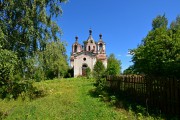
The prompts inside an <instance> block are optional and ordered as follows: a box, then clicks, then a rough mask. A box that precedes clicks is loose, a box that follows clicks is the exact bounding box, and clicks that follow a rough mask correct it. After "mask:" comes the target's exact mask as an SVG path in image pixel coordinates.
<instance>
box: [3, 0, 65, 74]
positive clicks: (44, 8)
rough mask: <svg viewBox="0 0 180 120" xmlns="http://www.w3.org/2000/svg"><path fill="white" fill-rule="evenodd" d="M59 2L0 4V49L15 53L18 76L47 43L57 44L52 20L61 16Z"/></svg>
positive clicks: (57, 30)
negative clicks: (54, 42) (53, 42)
mask: <svg viewBox="0 0 180 120" xmlns="http://www.w3.org/2000/svg"><path fill="white" fill-rule="evenodd" d="M62 2H66V0H18V1H17V0H1V1H0V11H1V12H0V16H1V17H0V35H2V37H1V38H0V44H1V45H0V46H1V47H2V49H7V50H10V51H13V52H16V54H17V57H18V60H19V62H18V65H19V67H18V68H20V71H21V73H22V75H24V74H25V72H26V71H27V70H29V69H27V68H28V67H29V66H27V65H28V64H29V63H30V62H29V60H27V59H29V58H31V57H32V56H33V55H34V53H35V52H36V51H38V50H39V51H43V50H45V47H46V44H47V43H48V42H50V41H59V37H58V36H59V35H60V34H61V29H60V28H59V26H58V25H57V24H56V22H55V21H53V20H55V19H53V20H52V18H56V17H58V16H60V15H61V14H62V9H61V6H60V5H61V3H62ZM27 62H29V63H27Z"/></svg>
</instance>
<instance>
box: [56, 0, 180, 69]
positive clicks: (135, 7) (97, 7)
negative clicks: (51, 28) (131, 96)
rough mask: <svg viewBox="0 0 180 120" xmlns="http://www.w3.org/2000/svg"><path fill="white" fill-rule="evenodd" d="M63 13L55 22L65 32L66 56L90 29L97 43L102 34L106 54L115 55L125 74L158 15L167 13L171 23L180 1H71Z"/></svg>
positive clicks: (178, 13) (64, 6)
mask: <svg viewBox="0 0 180 120" xmlns="http://www.w3.org/2000/svg"><path fill="white" fill-rule="evenodd" d="M62 10H63V15H62V16H61V17H59V18H56V20H57V22H58V25H59V26H60V28H61V29H62V31H63V34H62V36H61V40H62V41H66V43H67V47H66V49H67V55H68V56H69V57H70V52H71V50H72V44H73V43H74V42H75V36H78V38H79V40H78V41H79V43H81V44H82V43H83V41H84V40H87V38H88V36H89V29H90V28H91V29H92V36H93V38H94V40H95V41H98V40H99V34H100V33H101V34H102V38H103V41H104V42H105V43H106V53H107V55H109V54H111V53H113V54H115V56H116V58H117V59H118V60H120V61H121V63H122V65H121V66H122V71H123V70H125V69H126V68H128V67H129V66H130V65H132V64H133V63H132V62H131V58H132V56H131V55H129V54H128V50H129V49H133V48H137V46H138V44H140V43H141V40H142V39H143V38H145V37H146V35H147V33H148V32H149V31H150V30H151V28H152V20H153V19H154V18H155V17H156V16H157V15H164V14H165V16H166V17H167V19H168V21H169V24H170V23H171V22H172V21H173V20H175V19H176V17H177V15H180V0H69V1H68V2H67V3H65V4H62Z"/></svg>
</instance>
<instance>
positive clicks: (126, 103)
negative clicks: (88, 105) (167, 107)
mask: <svg viewBox="0 0 180 120" xmlns="http://www.w3.org/2000/svg"><path fill="white" fill-rule="evenodd" d="M89 95H90V96H91V97H94V98H100V100H102V101H104V102H107V103H108V104H109V105H111V106H115V107H116V108H120V109H125V110H126V111H131V112H133V113H134V114H135V115H143V116H147V117H148V116H151V117H153V118H154V119H166V120H179V119H180V118H179V117H178V116H173V115H165V114H163V113H161V111H160V110H159V109H156V108H149V107H148V106H147V105H146V104H145V103H141V102H137V101H134V100H133V99H132V97H133V96H128V91H126V92H121V93H120V92H113V91H111V90H110V89H108V88H106V89H104V90H102V91H99V90H98V89H97V88H94V89H91V90H89Z"/></svg>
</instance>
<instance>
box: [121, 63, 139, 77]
mask: <svg viewBox="0 0 180 120" xmlns="http://www.w3.org/2000/svg"><path fill="white" fill-rule="evenodd" d="M123 74H124V75H132V74H139V73H138V72H137V71H136V69H135V68H134V65H131V66H129V67H128V68H127V69H125V70H124V71H123Z"/></svg>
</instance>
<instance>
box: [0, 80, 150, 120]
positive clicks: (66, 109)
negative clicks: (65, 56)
mask: <svg viewBox="0 0 180 120" xmlns="http://www.w3.org/2000/svg"><path fill="white" fill-rule="evenodd" d="M35 85H36V86H37V87H38V89H41V90H44V91H46V93H47V95H46V96H45V97H42V98H38V99H36V100H32V101H29V100H25V101H22V100H21V99H18V100H15V101H14V100H11V101H7V100H0V111H3V113H4V114H5V115H4V116H6V115H7V117H5V119H8V120H25V119H27V120H113V119H114V120H121V119H122V120H124V119H127V120H129V119H137V116H136V115H134V114H133V113H132V112H127V111H125V110H123V109H116V108H115V107H112V106H109V105H108V104H107V103H105V102H102V101H101V100H100V99H99V98H94V97H92V96H91V95H89V90H91V89H93V88H94V87H93V80H88V79H85V78H76V79H75V78H71V79H61V80H50V81H43V82H38V83H35ZM142 119H153V118H152V117H148V118H147V117H146V118H142Z"/></svg>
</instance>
